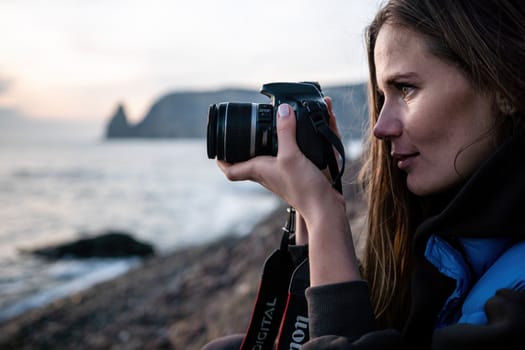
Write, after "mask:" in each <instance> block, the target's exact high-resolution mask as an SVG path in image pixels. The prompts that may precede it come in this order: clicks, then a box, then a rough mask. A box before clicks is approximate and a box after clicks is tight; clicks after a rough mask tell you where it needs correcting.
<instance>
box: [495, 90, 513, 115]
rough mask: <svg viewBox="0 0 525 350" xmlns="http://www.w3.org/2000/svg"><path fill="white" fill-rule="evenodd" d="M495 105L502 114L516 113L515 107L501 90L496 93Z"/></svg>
mask: <svg viewBox="0 0 525 350" xmlns="http://www.w3.org/2000/svg"><path fill="white" fill-rule="evenodd" d="M496 106H497V107H498V109H499V110H500V112H501V113H503V115H511V114H514V113H516V107H514V105H513V104H512V103H511V102H510V100H509V99H508V98H507V97H505V96H504V95H503V94H502V93H501V92H497V93H496Z"/></svg>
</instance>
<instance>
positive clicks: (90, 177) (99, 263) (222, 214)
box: [0, 119, 280, 322]
mask: <svg viewBox="0 0 525 350" xmlns="http://www.w3.org/2000/svg"><path fill="white" fill-rule="evenodd" d="M279 204H280V200H279V199H278V198H277V197H276V196H275V195H273V194H271V193H270V192H268V191H267V190H265V189H264V188H262V187H261V186H259V185H257V184H254V183H250V182H229V181H228V180H227V179H226V178H225V177H224V176H223V174H222V173H221V172H220V170H219V169H218V168H217V166H216V163H215V161H213V160H210V159H208V158H207V154H206V141H205V140H204V139H171V140H147V139H127V140H107V139H105V138H104V126H103V125H101V124H100V123H87V122H64V121H54V122H49V121H46V122H44V121H34V120H16V119H15V120H0V322H5V321H7V320H9V319H11V318H13V317H15V316H17V315H20V314H22V313H24V312H27V311H28V310H31V309H34V308H37V307H41V306H44V305H46V304H49V303H51V302H53V301H55V300H57V299H59V298H62V297H64V296H67V295H71V294H72V293H75V292H78V291H81V290H83V289H86V288H88V287H89V286H92V285H94V284H96V283H99V282H102V281H105V280H108V279H112V278H115V277H116V276H118V275H120V274H123V273H125V272H126V271H129V270H130V269H133V268H136V267H137V266H140V264H141V260H140V259H137V258H127V259H101V258H92V259H85V260H78V259H72V258H67V259H63V260H57V261H48V260H44V259H42V258H38V257H35V256H33V255H31V254H28V253H27V251H29V250H31V249H35V248H39V247H44V246H49V245H52V244H58V243H61V242H68V241H73V240H76V239H79V238H85V237H91V236H93V235H96V234H98V233H101V232H105V231H108V230H118V231H124V232H128V233H130V234H132V235H133V237H134V238H136V239H138V240H141V241H145V242H148V243H151V244H153V246H154V247H155V249H156V252H157V253H158V254H168V253H171V252H174V251H176V250H178V249H183V248H185V247H188V246H191V245H195V244H203V243H206V242H210V241H213V240H216V239H218V238H220V237H222V236H225V235H232V234H233V235H245V234H247V233H249V232H250V230H251V229H252V228H253V227H254V225H255V224H256V223H257V222H258V221H260V220H261V219H262V218H263V217H264V216H266V215H267V214H268V213H270V212H271V211H273V210H275V208H277V207H278V206H279Z"/></svg>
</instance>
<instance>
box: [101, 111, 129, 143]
mask: <svg viewBox="0 0 525 350" xmlns="http://www.w3.org/2000/svg"><path fill="white" fill-rule="evenodd" d="M132 133H133V132H132V128H131V127H130V125H129V123H128V117H127V115H126V110H125V109H124V105H122V104H119V105H118V106H117V110H116V111H115V113H114V114H113V116H112V117H111V119H110V121H109V124H108V127H107V130H106V137H108V138H112V137H129V136H130V135H132Z"/></svg>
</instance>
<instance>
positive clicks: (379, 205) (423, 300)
mask: <svg viewBox="0 0 525 350" xmlns="http://www.w3.org/2000/svg"><path fill="white" fill-rule="evenodd" d="M366 38H367V49H368V58H369V68H370V126H371V132H370V140H369V142H368V152H367V154H366V158H365V159H366V164H365V167H364V169H363V172H362V175H363V176H362V178H363V180H364V184H365V186H366V189H367V193H368V205H369V208H368V234H369V237H368V242H367V247H366V250H365V257H364V261H363V267H364V268H363V269H362V271H360V268H359V266H358V262H357V259H356V254H355V251H354V246H353V243H352V239H351V232H350V227H349V225H348V222H347V220H346V218H345V204H344V200H343V198H342V196H341V195H340V194H339V193H337V192H336V191H334V190H333V189H331V187H330V184H329V183H328V181H326V179H325V178H324V176H323V174H322V173H321V172H320V171H319V170H318V169H317V168H316V167H315V166H314V165H313V164H312V163H310V162H309V161H308V159H306V158H305V157H304V156H303V155H302V154H301V153H300V151H299V150H298V148H297V144H296V141H295V118H294V112H293V110H292V109H291V108H290V106H288V105H281V106H279V108H278V118H277V119H278V120H277V129H278V130H277V132H278V140H279V151H278V155H277V157H257V158H254V159H251V160H249V161H247V162H243V163H239V164H235V165H232V164H227V163H224V162H219V166H220V167H221V169H222V170H223V172H224V173H225V175H226V176H227V177H228V178H229V179H230V180H235V181H236V180H252V181H256V182H258V183H260V184H262V185H263V186H265V187H267V188H268V189H270V190H271V191H272V192H274V193H276V194H277V195H279V196H280V197H281V198H283V199H284V200H285V201H286V202H288V203H289V204H290V205H291V206H293V207H295V209H296V210H297V213H299V215H300V216H301V220H300V222H303V223H304V225H303V226H304V227H303V229H302V230H300V232H298V233H297V240H298V243H308V244H309V261H310V285H311V287H310V289H309V290H308V291H307V298H308V306H309V318H310V333H311V339H310V341H309V342H308V343H307V344H305V345H304V346H303V349H407V348H414V349H431V348H432V349H465V348H476V349H480V348H481V349H484V348H487V349H495V348H502V346H506V347H505V348H520V349H521V348H524V347H525V345H524V342H525V341H523V340H521V341H520V338H519V337H520V336H521V334H522V333H523V332H524V331H525V293H524V292H523V290H525V282H524V281H525V264H524V263H523V262H522V261H523V260H525V259H523V258H521V256H523V255H522V254H525V248H524V244H523V240H524V238H525V223H524V222H523V220H521V215H523V213H525V202H524V201H523V199H522V198H524V196H525V181H524V179H525V162H524V161H523V159H524V155H525V119H524V118H525V116H524V112H525V74H524V71H525V69H524V68H523V65H522V62H525V5H524V4H523V3H522V2H521V1H518V0H516V1H503V0H500V1H496V0H486V1H477V0H468V1H467V0H466V1H455V0H433V1H432V0H391V1H389V2H388V3H387V4H386V5H384V7H383V8H382V9H381V10H380V11H379V12H378V14H377V16H376V17H375V19H374V21H373V22H372V24H371V25H370V26H369V28H368V30H367V33H366ZM329 105H330V103H329ZM332 117H333V115H332ZM361 272H362V273H361ZM232 344H233V343H232ZM225 348H226V347H225Z"/></svg>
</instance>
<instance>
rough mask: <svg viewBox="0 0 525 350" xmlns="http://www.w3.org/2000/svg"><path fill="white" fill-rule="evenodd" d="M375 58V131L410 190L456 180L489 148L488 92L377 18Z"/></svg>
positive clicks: (415, 37)
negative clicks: (380, 100) (378, 97)
mask: <svg viewBox="0 0 525 350" xmlns="http://www.w3.org/2000/svg"><path fill="white" fill-rule="evenodd" d="M374 61H375V65H376V79H377V85H378V90H379V93H380V94H382V95H383V96H384V104H383V107H382V109H381V111H380V114H379V119H378V120H377V123H376V125H375V127H374V135H375V136H376V137H378V138H380V139H383V140H384V141H385V142H388V143H390V146H391V148H390V150H391V156H392V157H393V160H394V164H396V166H397V167H398V168H399V169H401V170H402V171H404V172H406V174H407V186H408V189H409V190H410V191H411V192H412V193H414V194H416V195H420V196H423V195H428V194H432V193H436V192H439V191H442V190H445V189H447V188H449V187H451V186H453V185H455V184H458V183H459V182H460V181H462V180H463V179H464V178H465V177H468V176H469V175H471V174H472V172H473V171H474V170H475V169H476V168H477V167H478V166H479V164H480V163H481V162H482V161H483V160H484V159H486V158H487V157H488V156H489V155H490V154H491V153H492V152H493V151H494V148H495V142H494V133H493V132H492V130H493V126H494V121H495V118H496V112H495V109H494V108H493V106H494V103H493V97H492V96H491V95H489V94H480V93H479V92H477V91H475V90H474V89H473V87H472V86H471V85H470V83H469V82H468V81H467V79H466V78H465V76H464V74H463V73H462V72H461V71H460V69H459V68H457V67H455V66H454V65H453V64H451V63H449V62H447V61H444V60H442V59H440V58H438V57H436V56H434V55H432V54H430V52H429V51H428V49H427V46H426V44H425V41H424V38H423V36H421V35H420V34H418V33H416V32H414V31H412V30H409V29H406V28H404V27H401V26H395V25H389V24H385V25H383V26H382V28H381V30H380V32H379V34H378V37H377V41H376V46H375V50H374Z"/></svg>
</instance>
